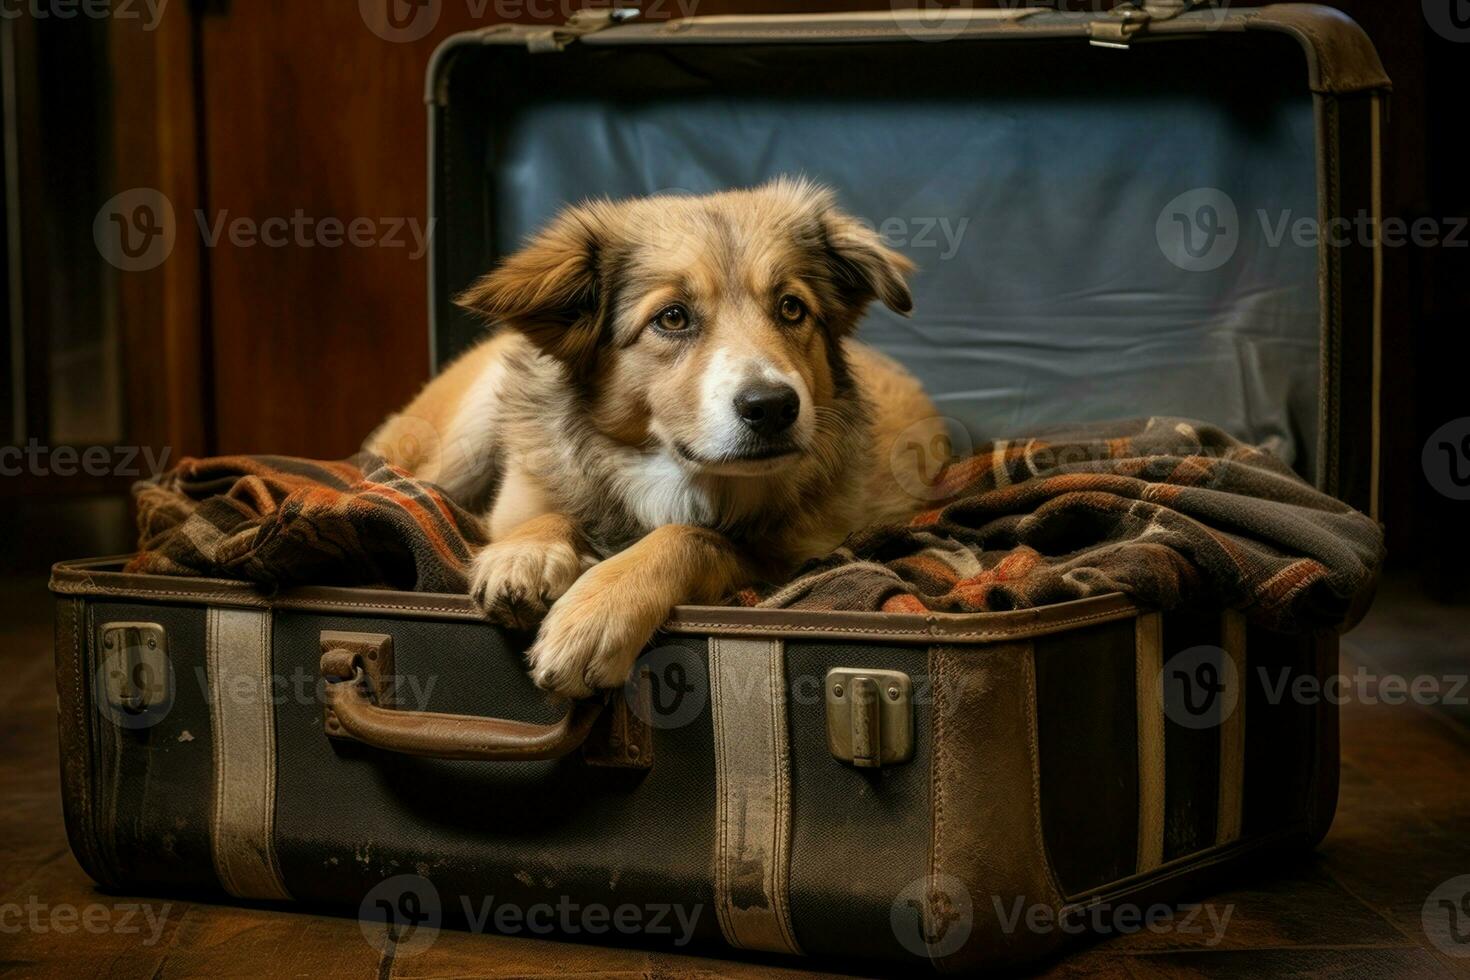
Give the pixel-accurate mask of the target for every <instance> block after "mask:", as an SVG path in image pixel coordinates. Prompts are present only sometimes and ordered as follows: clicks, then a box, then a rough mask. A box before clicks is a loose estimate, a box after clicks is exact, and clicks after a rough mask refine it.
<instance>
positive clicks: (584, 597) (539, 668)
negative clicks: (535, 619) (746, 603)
mask: <svg viewBox="0 0 1470 980" xmlns="http://www.w3.org/2000/svg"><path fill="white" fill-rule="evenodd" d="M620 557H621V556H614V557H613V558H610V559H608V560H607V561H604V562H603V563H602V564H600V565H598V566H596V567H595V568H593V569H592V570H591V571H589V572H588V573H587V574H586V575H583V576H582V577H581V578H580V579H578V580H577V583H576V584H575V585H573V586H572V588H571V590H570V591H568V592H567V594H566V595H564V596H562V598H561V599H560V600H559V601H558V602H557V603H556V605H554V606H552V607H551V613H550V615H548V616H547V617H546V621H545V622H544V623H542V624H541V631H540V632H539V633H538V634H537V635H536V642H535V644H534V645H533V646H532V647H531V649H530V651H529V652H528V653H527V654H526V659H527V660H528V661H529V663H530V666H531V678H532V680H534V681H535V682H536V685H537V686H538V687H541V688H543V689H545V690H547V691H550V692H552V693H553V694H559V695H562V696H564V697H569V698H581V697H587V696H588V695H590V694H591V693H592V692H593V691H595V690H598V689H602V688H611V687H619V686H621V685H622V684H623V682H624V681H625V680H627V678H628V673H629V671H631V670H632V669H633V663H634V661H636V660H637V659H638V654H639V653H641V652H642V651H643V648H644V646H646V645H647V643H648V641H649V639H650V638H651V637H652V636H653V634H654V631H655V630H657V629H658V626H659V624H660V623H662V622H663V621H664V619H665V618H666V617H667V615H668V608H666V607H664V606H663V605H662V604H661V603H660V602H659V601H657V598H656V597H655V596H653V595H652V594H651V593H649V592H648V591H647V590H646V589H640V588H639V587H638V585H637V584H636V580H634V579H630V578H629V577H628V576H627V575H625V574H623V569H622V568H621V567H620V566H621V565H622V564H623V563H622V562H620V561H619V558H620Z"/></svg>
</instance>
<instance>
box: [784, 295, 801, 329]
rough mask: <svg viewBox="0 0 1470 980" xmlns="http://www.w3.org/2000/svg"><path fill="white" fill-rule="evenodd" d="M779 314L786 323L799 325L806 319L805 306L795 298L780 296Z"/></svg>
mask: <svg viewBox="0 0 1470 980" xmlns="http://www.w3.org/2000/svg"><path fill="white" fill-rule="evenodd" d="M779 312H780V313H781V319H783V320H785V321H786V322H787V323H800V322H801V321H802V320H805V319H806V304H805V303H803V302H802V301H801V300H799V299H797V298H796V297H795V296H782V297H781V306H780V308H779Z"/></svg>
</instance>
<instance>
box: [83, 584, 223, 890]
mask: <svg viewBox="0 0 1470 980" xmlns="http://www.w3.org/2000/svg"><path fill="white" fill-rule="evenodd" d="M140 621H141V622H153V623H157V624H159V625H160V626H162V627H163V628H164V630H165V632H166V633H167V636H168V643H169V657H170V661H171V663H172V665H173V670H174V698H173V703H172V705H171V706H170V707H169V709H168V711H167V712H166V713H165V714H164V715H163V717H162V718H161V720H159V721H158V722H157V723H156V724H154V725H152V726H151V727H146V728H129V727H124V726H119V725H117V724H115V723H113V721H112V720H111V719H110V718H109V716H108V715H107V714H105V713H103V712H101V711H99V710H98V708H97V702H96V700H95V699H94V698H95V693H94V688H93V686H92V685H93V684H94V683H95V681H96V670H97V666H98V665H97V662H96V660H95V651H96V645H97V631H98V630H99V629H100V628H101V627H102V625H103V624H105V623H109V622H140ZM85 628H86V630H87V631H88V635H89V637H90V643H91V645H92V654H91V656H92V658H93V659H91V660H89V662H88V664H87V668H86V669H87V672H88V675H89V676H88V677H87V682H88V685H89V686H88V693H87V700H86V702H85V705H84V707H85V710H84V712H83V714H84V716H85V718H86V721H85V724H87V725H89V726H90V737H89V738H88V740H87V741H88V745H89V749H88V751H89V762H88V764H89V765H90V767H91V784H92V787H93V792H94V796H93V808H94V819H95V826H96V828H97V839H98V842H99V845H100V852H101V855H102V858H101V863H102V866H103V869H104V871H105V870H107V869H109V868H110V869H111V871H112V873H113V876H115V878H116V879H117V880H118V881H121V882H126V883H128V884H130V885H135V886H138V887H146V888H154V887H196V888H197V887H203V888H211V889H213V888H218V887H219V881H218V879H217V877H216V876H215V872H214V863H213V859H212V855H211V849H210V824H211V818H212V815H211V803H212V799H213V792H212V785H213V773H214V765H213V759H212V738H211V728H210V715H209V702H208V697H209V694H208V679H207V676H206V673H205V670H204V609H203V608H202V607H197V606H196V607H187V606H150V605H143V604H135V603H127V604H119V603H110V602H98V603H88V604H86V625H85ZM89 871H90V868H89Z"/></svg>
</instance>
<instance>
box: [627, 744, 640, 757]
mask: <svg viewBox="0 0 1470 980" xmlns="http://www.w3.org/2000/svg"><path fill="white" fill-rule="evenodd" d="M637 754H638V746H636V745H630V746H628V755H630V756H636V755H637Z"/></svg>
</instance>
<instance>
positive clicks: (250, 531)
mask: <svg viewBox="0 0 1470 980" xmlns="http://www.w3.org/2000/svg"><path fill="white" fill-rule="evenodd" d="M133 499H134V501H135V502H136V503H137V506H138V538H139V542H138V554H137V555H136V556H135V557H134V558H133V560H132V561H131V562H130V563H129V564H128V571H133V572H146V573H151V574H154V575H203V576H210V577H215V578H233V579H244V580H246V581H250V582H256V583H259V584H260V585H262V586H265V587H267V588H270V589H281V588H287V587H290V586H293V585H380V586H388V587H391V588H395V589H407V590H412V591H417V592H464V591H467V589H468V586H469V582H468V578H467V577H466V570H467V569H468V567H469V559H470V556H471V555H472V554H473V553H474V551H475V549H476V548H478V547H480V546H481V545H483V544H484V543H485V541H486V538H485V533H484V531H483V529H482V528H481V526H480V522H479V521H478V520H477V519H476V518H475V517H474V516H473V515H471V514H469V513H468V512H467V511H465V510H463V509H462V508H460V507H459V506H458V505H456V504H455V503H453V502H452V501H450V500H449V498H448V497H447V496H445V494H444V492H443V491H441V490H440V489H439V488H438V487H435V486H433V485H432V484H429V483H424V482H423V481H421V480H415V479H414V478H412V477H411V476H409V475H408V474H407V473H405V472H403V471H402V470H400V469H397V468H396V467H393V466H389V465H387V464H386V463H383V462H382V461H381V460H379V459H377V458H375V457H372V456H368V455H366V454H364V455H361V456H358V457H355V458H353V459H351V460H343V461H339V462H317V461H315V460H308V459H295V458H292V457H288V456H217V457H214V458H212V459H185V460H183V461H182V462H181V463H180V464H179V465H178V466H177V467H175V468H174V469H172V470H170V471H169V472H168V473H165V474H164V475H163V476H161V477H159V478H158V479H157V480H156V481H150V482H146V483H139V484H136V485H135V486H134V487H133Z"/></svg>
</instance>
